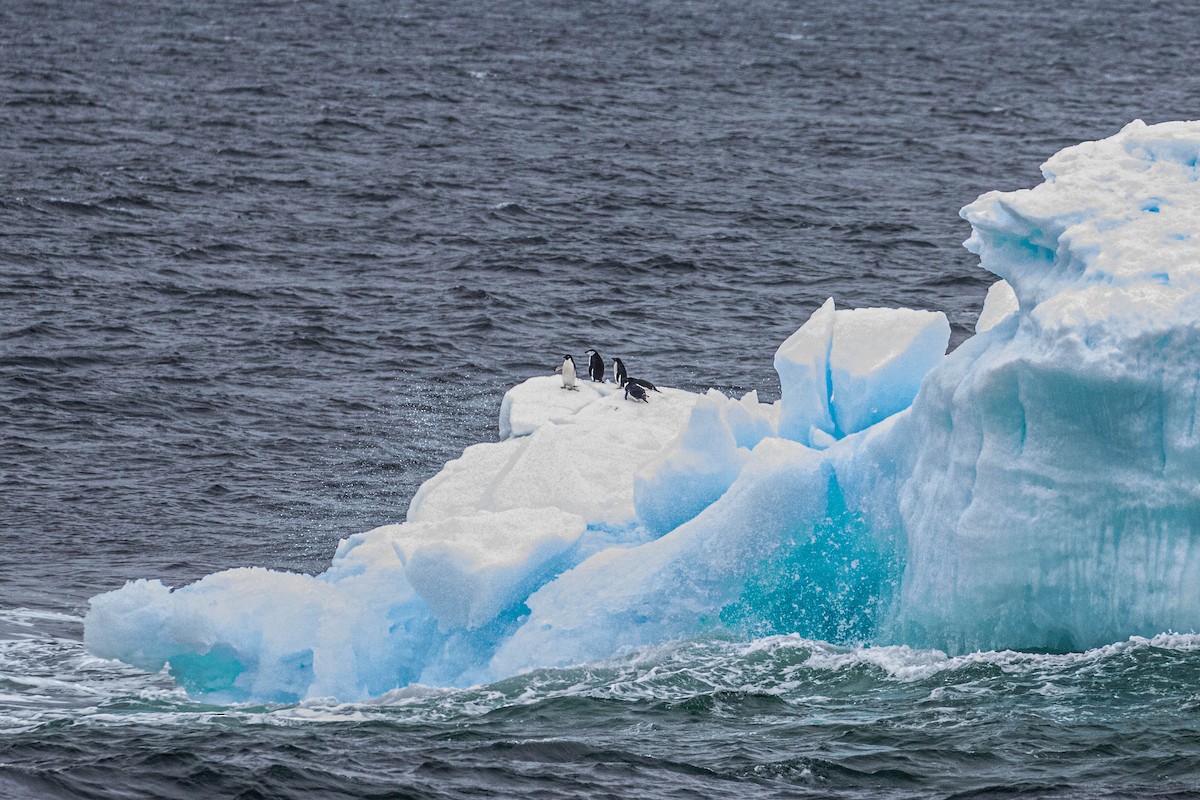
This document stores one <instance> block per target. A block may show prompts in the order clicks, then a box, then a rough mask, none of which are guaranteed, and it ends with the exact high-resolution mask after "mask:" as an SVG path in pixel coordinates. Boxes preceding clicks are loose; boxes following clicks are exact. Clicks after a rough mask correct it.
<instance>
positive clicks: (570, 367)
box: [554, 355, 579, 392]
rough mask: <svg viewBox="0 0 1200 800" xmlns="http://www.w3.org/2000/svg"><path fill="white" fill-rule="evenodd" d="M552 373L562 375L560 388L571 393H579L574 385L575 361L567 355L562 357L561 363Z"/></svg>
mask: <svg viewBox="0 0 1200 800" xmlns="http://www.w3.org/2000/svg"><path fill="white" fill-rule="evenodd" d="M554 371H555V372H561V373H562V376H563V385H562V388H564V389H570V390H571V391H573V392H578V391H579V387H578V386H576V385H575V359H573V358H571V357H570V356H569V355H567V356H563V363H562V364H561V365H559V366H557V367H555V368H554Z"/></svg>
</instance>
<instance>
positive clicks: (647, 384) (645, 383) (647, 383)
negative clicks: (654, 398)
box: [625, 378, 662, 394]
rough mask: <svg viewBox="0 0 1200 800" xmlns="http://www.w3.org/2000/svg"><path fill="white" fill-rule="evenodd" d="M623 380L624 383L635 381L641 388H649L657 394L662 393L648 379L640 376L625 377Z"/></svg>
mask: <svg viewBox="0 0 1200 800" xmlns="http://www.w3.org/2000/svg"><path fill="white" fill-rule="evenodd" d="M625 382H626V383H636V384H637V385H638V386H641V387H642V388H643V389H649V390H650V391H652V392H658V393H659V394H662V390H660V389H659V388H658V387H657V386H655V385H654V384H653V383H651V382H650V381H647V380H643V379H642V378H626V379H625Z"/></svg>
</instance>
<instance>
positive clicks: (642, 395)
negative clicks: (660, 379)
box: [625, 381, 650, 403]
mask: <svg viewBox="0 0 1200 800" xmlns="http://www.w3.org/2000/svg"><path fill="white" fill-rule="evenodd" d="M630 395H633V399H634V400H641V401H642V402H643V403H649V402H650V398H649V397H646V390H645V389H643V388H642V387H641V386H639V385H638V384H636V383H634V382H633V381H626V382H625V399H626V400H628V399H629V396H630Z"/></svg>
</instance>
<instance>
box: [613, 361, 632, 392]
mask: <svg viewBox="0 0 1200 800" xmlns="http://www.w3.org/2000/svg"><path fill="white" fill-rule="evenodd" d="M628 378H629V373H628V372H626V371H625V362H623V361H621V359H619V358H614V359H613V380H614V381H616V382H617V386H624V385H625V381H626V379H628Z"/></svg>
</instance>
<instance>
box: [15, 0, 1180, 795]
mask: <svg viewBox="0 0 1200 800" xmlns="http://www.w3.org/2000/svg"><path fill="white" fill-rule="evenodd" d="M1197 40H1200V17H1198V16H1197V15H1196V14H1195V13H1194V8H1192V6H1191V5H1190V4H1187V3H1184V2H1181V1H1175V0H1165V1H1164V2H1156V3H1145V4H1137V5H1133V4H1128V3H1122V2H1117V1H1116V0H1093V1H1092V2H1087V3H1077V4H1071V3H1051V2H1043V1H1042V0H1031V2H1026V3H982V2H980V3H976V2H960V3H948V2H932V0H926V1H924V2H915V1H913V0H895V1H894V2H851V3H810V2H782V0H741V2H736V3H733V2H678V1H677V2H666V1H665V0H645V1H644V2H611V1H610V2H605V1H603V0H601V1H600V2H589V3H582V2H566V1H565V0H564V1H562V2H549V1H546V2H530V1H529V0H513V1H512V2H507V3H497V2H474V3H465V2H461V0H444V2H439V3H428V4H418V3H411V2H403V1H400V2H385V0H347V2H336V3H335V2H292V1H291V0H287V1H286V2H253V1H250V2H238V3H235V2H218V1H217V0H194V1H192V0H189V1H188V2H178V3H145V2H132V0H131V1H129V2H121V0H97V2H92V3H71V2H65V1H61V2H55V1H54V0H47V1H45V2H36V1H35V0H9V2H5V3H3V4H0V795H2V796H5V797H14V798H22V797H31V798H41V797H71V798H75V797H81V798H142V797H180V798H195V797H205V796H212V797H244V798H306V799H307V798H349V797H396V798H405V797H413V798H463V797H484V796H504V797H523V798H524V797H530V798H532V797H537V798H601V797H620V798H626V797H628V798H658V797H662V798H668V797H670V798H683V797H688V798H690V797H714V798H715V797H729V796H736V797H804V796H813V797H831V796H832V797H881V796H888V797H951V796H954V797H970V796H992V795H1003V796H1035V797H1043V796H1044V797H1080V796H1101V797H1107V796H1112V797H1117V796H1121V797H1124V796H1155V797H1168V796H1196V795H1197V794H1200V637H1196V636H1193V635H1190V634H1171V633H1164V635H1162V636H1159V637H1156V638H1154V639H1149V640H1140V639H1139V640H1132V641H1128V642H1116V643H1113V644H1112V645H1111V646H1109V647H1105V648H1101V649H1099V650H1095V651H1090V652H1087V653H1075V654H1036V653H1009V652H1005V653H979V654H973V655H969V656H964V657H959V658H947V657H945V656H944V655H942V654H940V653H937V652H932V651H916V650H910V649H907V648H903V647H892V648H857V649H856V648H850V649H847V648H840V647H834V646H833V645H829V644H826V643H822V642H813V641H807V640H802V639H798V638H792V637H775V638H770V639H761V640H754V641H748V640H740V639H736V638H707V639H702V640H696V641H688V642H675V643H670V644H667V645H663V646H660V647H656V648H650V649H646V650H641V651H637V652H629V653H621V654H616V655H614V657H613V658H612V659H610V660H608V661H605V662H603V663H597V664H590V665H584V666H579V667H576V668H572V669H564V670H548V671H542V672H535V673H532V674H529V675H524V676H520V677H514V678H511V679H508V680H505V681H502V682H500V683H497V684H494V685H490V686H480V687H473V688H471V689H465V690H461V689H460V690H447V689H440V688H437V687H419V686H418V687H409V688H407V689H402V690H397V691H396V692H393V693H392V694H390V695H387V696H385V697H382V698H379V699H378V700H376V701H373V702H370V703H365V704H356V705H338V704H335V703H333V702H322V701H312V702H308V703H304V704H301V705H299V706H234V707H221V706H212V705H206V704H203V703H200V702H197V701H195V700H192V699H189V698H188V697H187V696H186V695H185V694H183V693H182V692H181V691H180V690H178V689H177V688H176V687H174V685H173V684H172V682H171V680H170V678H169V677H168V676H166V675H145V674H142V673H140V672H138V671H136V670H133V669H130V668H127V667H124V666H122V665H119V664H114V663H112V662H106V661H102V660H100V659H96V658H94V657H91V656H89V655H88V654H87V653H86V652H85V650H84V649H83V646H82V643H81V638H82V624H81V623H82V616H83V614H84V612H85V611H86V608H87V599H88V598H89V597H91V596H92V595H95V594H97V593H100V592H104V591H108V590H111V589H115V588H118V587H119V586H120V585H122V583H123V582H124V581H126V580H129V579H134V578H140V577H157V578H162V579H163V580H164V581H165V582H167V583H168V584H170V585H175V586H178V585H182V584H184V583H187V582H190V581H192V580H195V579H197V578H199V577H201V576H203V575H205V574H208V573H210V572H214V571H217V570H221V569H224V568H228V567H235V566H247V565H260V566H267V567H271V568H277V569H288V570H295V571H307V572H317V571H320V570H321V569H323V568H324V567H325V566H326V565H328V563H329V560H330V558H331V556H332V553H333V550H334V547H335V546H336V544H337V541H338V540H339V538H341V537H344V536H348V535H351V534H353V533H356V532H359V531H362V530H367V529H369V528H372V527H375V526H377V525H381V524H385V523H389V522H395V521H399V520H401V519H402V518H403V515H404V513H405V510H406V508H407V503H408V500H409V499H410V498H411V497H412V495H413V493H414V492H415V491H416V488H417V487H418V486H419V485H420V483H421V482H422V481H423V480H424V479H426V478H428V477H429V476H431V475H432V474H433V473H435V472H436V471H437V470H438V469H439V468H440V467H441V465H442V464H443V463H444V462H445V461H447V460H448V459H451V458H454V457H456V456H457V455H458V454H459V452H460V451H461V450H462V448H463V447H465V446H466V445H469V444H472V443H474V442H479V441H490V440H494V439H495V438H496V435H497V434H496V416H497V412H498V409H499V403H500V398H501V395H502V394H503V392H504V390H505V389H506V388H508V387H509V386H510V385H512V384H513V383H516V382H518V381H520V380H523V379H524V378H526V377H529V376H531V375H536V374H545V373H549V372H550V371H551V370H552V369H553V367H554V366H555V365H556V364H557V363H558V361H559V358H560V356H561V354H562V353H565V352H572V353H574V354H576V356H577V357H580V356H582V353H583V351H584V350H585V349H586V348H588V347H595V348H597V349H599V350H600V351H601V353H604V354H605V355H620V356H622V357H623V358H624V359H625V361H626V363H628V364H630V365H636V366H637V370H638V372H639V373H641V374H644V375H646V376H647V377H652V378H653V379H654V380H655V382H656V383H659V384H665V385H674V386H679V387H682V388H688V389H696V390H702V389H706V388H708V387H710V386H711V387H717V388H719V389H721V390H723V391H727V392H730V393H741V392H744V391H747V390H749V389H758V390H759V392H760V396H761V397H763V398H764V399H768V400H769V399H773V398H775V397H777V396H778V382H777V380H776V378H775V375H774V372H773V371H772V368H771V357H772V355H773V353H774V350H775V348H776V347H777V346H778V344H779V343H780V342H781V341H782V340H783V339H784V338H786V337H787V335H788V334H790V333H791V332H792V331H793V330H794V329H795V328H796V327H798V326H799V325H800V323H802V322H803V321H804V320H805V319H806V318H807V316H808V314H809V313H811V312H812V311H813V310H814V309H815V308H816V307H817V306H818V305H819V304H820V303H821V302H822V301H823V300H824V299H825V298H826V297H829V296H833V297H835V299H836V301H837V302H838V304H839V305H840V306H841V307H854V306H871V305H887V306H896V305H906V306H912V307H918V308H930V309H937V310H941V311H944V312H946V314H947V315H948V316H949V318H950V320H951V322H952V324H953V326H954V339H953V341H954V342H955V343H957V342H959V341H961V340H962V339H963V338H965V337H966V336H967V335H969V333H970V331H971V328H972V325H973V323H974V319H975V317H976V315H977V314H978V310H979V307H980V304H981V302H982V298H983V295H984V292H985V290H986V287H987V285H988V284H989V283H990V276H989V275H987V274H986V273H983V272H982V271H981V270H980V269H979V268H978V266H977V264H976V261H975V259H974V257H973V256H971V255H970V254H968V253H967V252H966V251H964V250H963V249H962V248H961V246H960V242H961V241H962V240H963V239H964V238H966V236H967V234H968V229H967V226H966V224H965V223H963V222H962V221H961V220H959V219H958V217H957V211H958V209H959V208H960V207H961V206H963V205H965V204H966V203H968V202H970V201H972V200H974V199H975V197H976V196H978V195H979V194H980V193H982V192H984V191H988V190H991V189H1006V190H1007V189H1015V188H1020V187H1024V186H1032V185H1034V184H1036V183H1037V182H1039V181H1040V176H1039V174H1038V171H1037V166H1038V164H1040V163H1041V161H1043V160H1044V159H1045V158H1047V157H1048V156H1050V155H1051V154H1052V153H1054V152H1055V151H1057V150H1058V149H1060V148H1061V147H1064V146H1066V145H1069V144H1073V143H1075V142H1078V141H1082V140H1086V139H1093V138H1100V137H1102V136H1106V135H1109V134H1111V133H1113V132H1115V131H1116V130H1118V129H1119V128H1120V127H1121V126H1122V125H1124V124H1125V123H1127V122H1128V121H1130V120H1131V119H1134V118H1139V117H1140V118H1143V119H1145V120H1146V121H1147V122H1158V121H1164V120H1169V119H1186V118H1194V117H1196V116H1197V105H1196V96H1197V95H1196V91H1195V89H1196V84H1195V76H1196V75H1200V50H1198V49H1197V48H1196V47H1194V43H1195V42H1196V41H1197Z"/></svg>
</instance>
